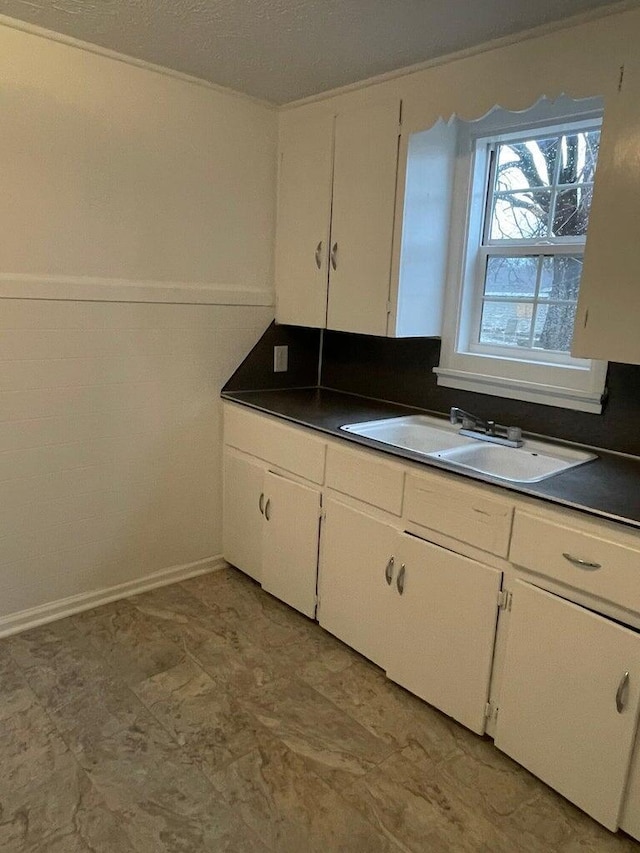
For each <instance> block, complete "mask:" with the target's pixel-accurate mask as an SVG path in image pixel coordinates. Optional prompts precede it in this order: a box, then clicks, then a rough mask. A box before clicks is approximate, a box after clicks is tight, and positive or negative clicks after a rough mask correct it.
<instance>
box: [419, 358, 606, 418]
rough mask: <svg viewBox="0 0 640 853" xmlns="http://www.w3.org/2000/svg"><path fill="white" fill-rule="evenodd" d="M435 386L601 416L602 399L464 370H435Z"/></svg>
mask: <svg viewBox="0 0 640 853" xmlns="http://www.w3.org/2000/svg"><path fill="white" fill-rule="evenodd" d="M433 372H434V373H435V374H436V375H437V377H438V385H442V386H444V387H445V388H456V389H458V390H459V391H474V392H475V393H477V394H489V395H490V396H492V397H506V398H508V399H511V400H524V401H526V402H528V403H538V404H540V405H543V406H557V407H558V408H561V409H573V410H574V411H577V412H590V413H591V414H596V415H599V414H601V412H602V395H601V394H600V393H597V394H596V393H591V392H587V391H578V390H572V389H570V388H560V387H558V388H554V387H552V386H549V385H544V384H540V383H536V382H524V381H521V380H514V379H506V378H502V377H496V376H485V375H483V374H481V373H472V372H470V371H467V370H455V369H452V368H444V367H434V368H433Z"/></svg>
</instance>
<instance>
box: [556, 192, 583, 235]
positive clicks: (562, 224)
mask: <svg viewBox="0 0 640 853" xmlns="http://www.w3.org/2000/svg"><path fill="white" fill-rule="evenodd" d="M592 196H593V187H592V186H586V187H582V186H580V185H578V186H576V187H572V188H571V189H568V190H560V191H559V192H558V195H557V198H556V206H555V210H554V212H553V235H554V237H584V235H585V234H586V233H587V225H588V223H589V211H590V209H591V198H592Z"/></svg>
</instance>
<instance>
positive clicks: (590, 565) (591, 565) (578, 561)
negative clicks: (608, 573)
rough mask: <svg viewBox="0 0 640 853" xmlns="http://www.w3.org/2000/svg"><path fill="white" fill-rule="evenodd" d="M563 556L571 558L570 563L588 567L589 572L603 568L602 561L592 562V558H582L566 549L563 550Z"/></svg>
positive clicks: (582, 567) (584, 567)
mask: <svg viewBox="0 0 640 853" xmlns="http://www.w3.org/2000/svg"><path fill="white" fill-rule="evenodd" d="M562 556H563V557H564V558H565V560H569V562H570V563H573V565H574V566H579V567H580V568H581V569H586V571H588V572H595V570H596V569H601V568H602V564H601V563H592V562H591V561H590V560H581V559H580V557H574V556H573V554H567V552H566V551H563V552H562Z"/></svg>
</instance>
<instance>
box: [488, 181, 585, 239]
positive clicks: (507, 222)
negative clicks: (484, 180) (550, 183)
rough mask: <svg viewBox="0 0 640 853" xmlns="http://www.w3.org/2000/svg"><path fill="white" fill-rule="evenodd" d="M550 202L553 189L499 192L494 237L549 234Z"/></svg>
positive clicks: (495, 212)
mask: <svg viewBox="0 0 640 853" xmlns="http://www.w3.org/2000/svg"><path fill="white" fill-rule="evenodd" d="M570 192H572V191H571V190H570ZM550 205H551V192H550V190H531V191H529V192H519V193H504V194H501V195H498V196H496V198H495V200H494V205H493V215H492V217H491V239H492V240H534V239H541V238H543V237H546V236H547V231H548V221H549V207H550Z"/></svg>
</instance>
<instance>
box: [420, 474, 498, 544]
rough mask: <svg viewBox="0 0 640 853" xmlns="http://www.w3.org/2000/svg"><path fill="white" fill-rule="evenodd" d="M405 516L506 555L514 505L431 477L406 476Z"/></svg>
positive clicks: (464, 540)
mask: <svg viewBox="0 0 640 853" xmlns="http://www.w3.org/2000/svg"><path fill="white" fill-rule="evenodd" d="M404 514H405V517H406V518H407V519H408V520H409V521H413V522H415V523H416V524H420V525H422V526H424V527H428V528H430V529H431V530H437V531H439V532H440V533H444V534H445V535H446V536H451V537H453V538H454V539H458V540H460V541H461V542H467V543H469V544H470V545H475V546H476V547H477V548H480V549H482V550H483V551H488V552H489V553H491V554H496V555H497V556H499V557H506V556H507V552H508V550H509V536H510V534H511V521H512V518H513V505H512V504H511V503H509V502H507V501H502V500H500V499H499V498H494V497H487V496H486V494H485V493H484V492H482V491H480V490H478V489H474V488H469V487H460V486H457V485H454V484H452V483H450V482H448V481H446V480H444V479H443V478H440V477H434V476H429V477H427V476H416V475H409V476H408V477H407V488H406V493H405V508H404Z"/></svg>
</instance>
